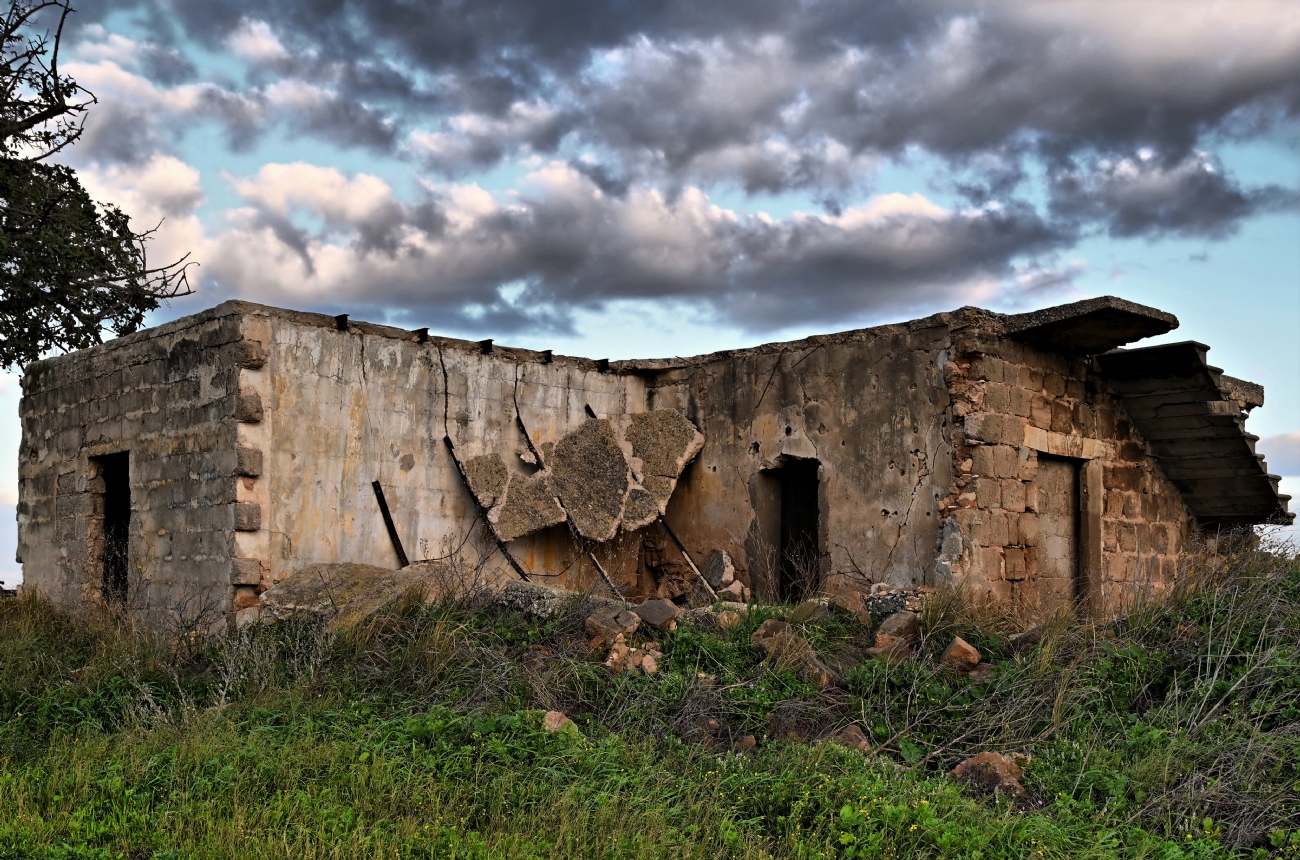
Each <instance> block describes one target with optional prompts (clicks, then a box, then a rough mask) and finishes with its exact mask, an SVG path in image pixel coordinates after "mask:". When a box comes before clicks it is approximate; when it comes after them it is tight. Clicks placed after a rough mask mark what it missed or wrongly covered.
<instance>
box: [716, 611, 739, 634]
mask: <svg viewBox="0 0 1300 860" xmlns="http://www.w3.org/2000/svg"><path fill="white" fill-rule="evenodd" d="M717 618H718V625H719V626H720V627H721V628H722V629H723V630H730V629H731V628H733V627H735V626H736V625H737V624H739V623H740V613H739V612H736V611H735V610H733V609H724V610H722V611H721V612H719V613H718V615H717Z"/></svg>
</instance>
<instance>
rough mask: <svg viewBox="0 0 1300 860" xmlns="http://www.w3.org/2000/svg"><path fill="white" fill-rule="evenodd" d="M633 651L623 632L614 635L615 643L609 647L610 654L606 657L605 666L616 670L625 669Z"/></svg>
mask: <svg viewBox="0 0 1300 860" xmlns="http://www.w3.org/2000/svg"><path fill="white" fill-rule="evenodd" d="M631 653H632V651H631V649H630V648H628V647H627V641H626V639H625V638H624V636H623V634H622V633H619V634H618V635H617V636H615V637H614V644H613V646H612V647H611V648H610V649H609V656H608V657H606V658H605V666H606V667H607V668H609V669H613V670H614V671H615V672H621V671H623V667H624V666H626V665H627V657H628V655H629V654H631Z"/></svg>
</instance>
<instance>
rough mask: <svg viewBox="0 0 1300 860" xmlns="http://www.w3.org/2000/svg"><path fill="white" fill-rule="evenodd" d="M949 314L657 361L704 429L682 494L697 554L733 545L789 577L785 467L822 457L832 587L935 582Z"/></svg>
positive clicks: (657, 396)
mask: <svg viewBox="0 0 1300 860" xmlns="http://www.w3.org/2000/svg"><path fill="white" fill-rule="evenodd" d="M948 331H949V329H948V317H947V315H940V316H937V317H931V318H929V319H925V320H919V321H917V322H914V323H909V324H905V325H896V326H883V327H880V328H875V329H868V330H863V331H856V332H847V333H844V334H840V335H828V336H822V337H814V338H809V339H807V340H805V341H799V342H797V343H790V344H773V345H769V346H765V347H760V348H758V349H754V350H743V351H738V352H733V353H724V354H720V355H717V356H709V357H706V358H704V359H701V360H692V361H690V362H686V363H684V366H680V367H676V368H669V369H665V370H661V371H659V372H657V373H656V374H655V375H654V377H653V379H652V381H651V385H652V391H651V400H650V402H651V407H652V408H662V407H665V406H673V407H677V408H681V409H683V410H685V411H686V414H687V416H688V417H689V418H691V419H692V420H693V421H695V422H696V424H697V425H698V426H699V427H700V429H701V430H702V431H703V433H704V437H705V443H704V449H703V451H701V453H700V455H699V457H698V458H697V459H696V461H695V462H694V463H693V464H692V465H691V466H690V467H688V469H687V471H686V473H685V474H684V476H683V478H682V482H681V484H679V485H678V488H677V493H676V495H675V496H674V498H673V502H672V504H671V505H670V506H669V508H668V517H667V519H668V521H669V523H670V524H671V525H672V526H673V528H674V530H675V531H676V532H678V533H679V534H680V535H681V537H682V538H683V540H684V542H685V543H686V544H687V545H688V546H689V547H690V549H691V550H692V553H693V554H694V555H695V556H696V558H702V557H704V556H705V555H707V553H708V552H709V551H710V550H713V549H725V550H726V551H727V552H729V553H730V554H731V555H732V557H733V558H734V559H735V562H736V566H737V571H738V573H739V575H740V576H741V578H743V579H746V580H747V581H749V582H750V583H751V585H752V586H753V587H754V590H755V591H756V593H758V594H766V595H771V594H772V593H773V591H774V587H775V577H776V572H775V567H776V561H777V560H776V552H775V549H776V544H777V541H778V539H777V534H776V529H777V525H776V523H777V520H778V518H779V513H777V512H776V509H777V508H778V507H779V506H778V505H776V504H775V503H774V500H773V494H774V492H775V482H774V473H773V471H772V470H773V469H774V468H776V467H779V465H780V464H781V462H782V458H783V457H796V458H811V459H815V460H816V461H817V462H818V463H820V469H819V499H818V508H819V511H818V513H819V518H818V519H819V524H820V528H821V534H820V540H819V544H820V548H821V551H822V555H821V558H820V559H819V561H818V573H819V574H820V577H821V582H822V587H823V589H824V590H826V591H831V592H834V591H838V590H843V589H848V588H855V587H857V588H860V587H865V586H867V585H869V584H870V583H873V582H889V583H892V584H898V585H923V584H927V583H928V582H929V581H930V579H931V577H932V574H933V568H934V560H935V555H936V545H937V539H938V534H939V505H940V502H941V500H942V499H943V497H944V496H946V495H947V493H948V487H949V485H950V484H951V481H952V463H953V450H952V440H951V427H950V426H949V421H948V418H947V416H948V407H949V396H948V392H947V386H946V383H945V381H944V376H943V367H944V365H945V363H946V361H947V357H946V356H947V351H948V349H949V347H950V339H949V333H948Z"/></svg>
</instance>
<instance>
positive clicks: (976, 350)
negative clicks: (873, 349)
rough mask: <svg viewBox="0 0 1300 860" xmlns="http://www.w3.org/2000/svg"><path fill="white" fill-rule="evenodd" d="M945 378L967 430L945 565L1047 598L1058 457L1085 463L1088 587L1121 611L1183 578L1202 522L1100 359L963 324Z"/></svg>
mask: <svg viewBox="0 0 1300 860" xmlns="http://www.w3.org/2000/svg"><path fill="white" fill-rule="evenodd" d="M977 322H978V320H977V319H975V318H972V320H971V323H977ZM945 376H946V378H947V383H948V387H949V390H950V391H951V392H952V394H953V400H954V402H953V416H954V424H956V425H957V427H958V432H957V433H956V435H955V437H954V438H955V441H956V443H957V444H956V460H957V471H956V475H955V479H954V481H953V483H952V489H951V492H950V493H949V494H948V498H947V499H945V501H944V506H943V507H944V510H943V513H944V517H945V521H946V524H947V527H946V528H945V532H944V535H945V537H944V541H943V543H942V546H941V551H942V554H941V556H940V560H939V569H940V571H941V573H942V572H947V573H948V574H949V575H950V576H952V577H953V578H954V580H955V581H963V580H964V581H965V583H966V585H967V587H968V588H969V589H970V590H971V592H972V593H973V594H975V595H977V596H981V597H984V598H986V599H990V600H999V601H1009V602H1013V603H1017V604H1020V605H1023V606H1025V607H1027V608H1030V609H1034V608H1039V607H1040V606H1041V605H1042V604H1043V603H1044V601H1045V599H1046V598H1045V595H1043V594H1040V584H1039V582H1038V580H1037V574H1038V571H1039V568H1040V566H1041V564H1042V555H1041V554H1042V553H1045V552H1048V551H1054V550H1051V549H1050V545H1051V543H1052V538H1053V537H1054V536H1053V535H1051V534H1049V533H1048V532H1047V531H1045V530H1044V529H1043V527H1042V523H1041V522H1040V517H1039V511H1040V501H1041V500H1040V498H1039V493H1038V491H1039V486H1038V483H1037V481H1036V477H1037V465H1038V458H1039V455H1040V454H1049V455H1054V456H1061V457H1067V458H1070V459H1072V460H1074V461H1075V462H1077V464H1078V466H1079V469H1080V480H1081V484H1082V487H1081V490H1082V495H1083V498H1082V499H1081V501H1080V506H1081V510H1080V527H1081V528H1080V536H1079V544H1080V545H1079V563H1080V566H1081V575H1082V579H1083V588H1082V590H1083V592H1084V593H1083V595H1082V596H1083V597H1084V598H1085V599H1086V600H1087V601H1088V602H1090V603H1091V604H1092V605H1093V606H1094V607H1096V608H1099V609H1100V608H1114V607H1115V606H1118V605H1120V604H1122V603H1123V602H1124V601H1125V600H1126V599H1129V598H1131V597H1132V596H1133V595H1134V594H1135V593H1137V592H1139V591H1145V590H1151V591H1154V592H1159V591H1160V590H1162V589H1163V588H1164V587H1166V586H1167V585H1168V584H1169V583H1170V582H1172V580H1173V578H1174V576H1175V573H1176V560H1177V556H1178V554H1179V552H1180V551H1181V550H1182V547H1183V544H1184V542H1185V541H1186V539H1187V537H1188V535H1189V533H1190V532H1191V531H1192V529H1193V528H1194V527H1195V521H1194V519H1193V518H1192V516H1191V514H1190V512H1189V511H1188V509H1187V507H1186V505H1185V504H1184V502H1183V499H1182V496H1181V495H1180V494H1179V492H1178V490H1177V488H1175V487H1174V486H1173V485H1172V484H1171V483H1170V482H1169V480H1168V479H1167V478H1166V477H1165V475H1164V473H1163V471H1162V470H1161V468H1160V464H1159V463H1158V462H1157V461H1156V460H1155V459H1154V458H1152V457H1151V456H1149V454H1148V453H1147V450H1146V446H1145V444H1144V443H1143V441H1142V439H1141V437H1140V435H1139V434H1138V433H1137V431H1136V430H1135V429H1134V427H1133V426H1132V424H1131V423H1130V422H1129V421H1128V419H1127V418H1126V416H1125V414H1124V410H1123V406H1122V405H1121V403H1120V401H1119V399H1118V398H1116V397H1114V396H1113V395H1112V394H1111V393H1109V392H1108V391H1107V388H1106V384H1105V380H1104V379H1102V378H1101V377H1100V376H1098V375H1097V374H1096V373H1094V372H1092V371H1091V370H1090V364H1089V361H1088V359H1086V358H1076V359H1070V358H1067V357H1065V356H1061V355H1057V354H1053V353H1047V352H1043V351H1041V350H1038V349H1035V348H1033V347H1030V346H1027V345H1023V344H1020V343H1017V342H1016V341H1014V340H1011V339H1008V338H1002V337H997V336H994V335H992V334H990V333H988V332H987V331H984V330H981V329H980V328H979V327H977V325H974V324H970V325H966V326H960V325H959V326H956V327H955V330H954V336H953V350H952V355H951V361H950V362H949V363H948V364H947V365H946V366H945Z"/></svg>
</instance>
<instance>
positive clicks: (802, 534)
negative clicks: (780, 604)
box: [776, 458, 821, 601]
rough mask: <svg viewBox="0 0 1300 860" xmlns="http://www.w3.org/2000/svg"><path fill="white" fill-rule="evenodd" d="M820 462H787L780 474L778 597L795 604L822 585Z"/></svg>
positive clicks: (789, 460) (777, 476)
mask: <svg viewBox="0 0 1300 860" xmlns="http://www.w3.org/2000/svg"><path fill="white" fill-rule="evenodd" d="M819 465H820V464H819V463H818V462H817V461H816V460H804V459H794V458H789V459H786V460H785V462H783V463H782V464H781V467H780V468H779V469H777V470H776V478H777V480H778V481H779V482H780V484H781V546H780V553H781V577H780V583H779V592H778V596H779V597H780V599H781V600H785V601H794V600H802V599H803V598H805V597H807V596H809V595H811V594H813V593H815V592H816V591H817V587H818V585H820V579H821V575H820V566H821V547H820V545H819V544H818V540H817V534H818V528H817V527H818V522H817V518H818V508H817V483H818V482H817V468H818V466H819Z"/></svg>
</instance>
